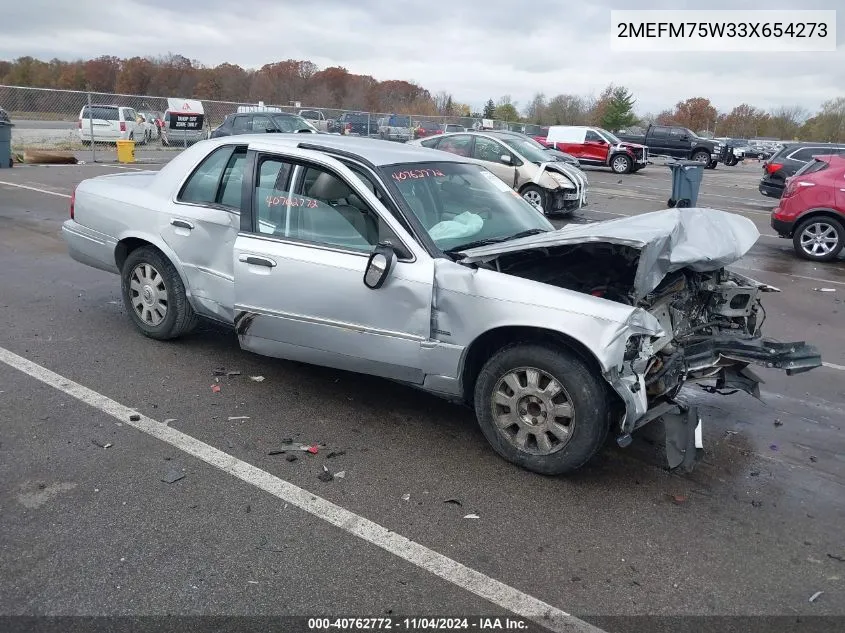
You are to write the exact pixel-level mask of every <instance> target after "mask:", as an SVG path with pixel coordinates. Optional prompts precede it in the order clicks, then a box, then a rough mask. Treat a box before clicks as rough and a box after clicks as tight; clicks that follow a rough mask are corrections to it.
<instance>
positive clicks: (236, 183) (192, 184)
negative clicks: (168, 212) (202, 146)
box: [177, 145, 246, 209]
mask: <svg viewBox="0 0 845 633" xmlns="http://www.w3.org/2000/svg"><path fill="white" fill-rule="evenodd" d="M245 158H246V147H245V146H243V147H235V146H233V145H225V146H223V147H220V148H218V149H216V150H214V151H213V152H212V153H211V154H209V155H208V156H207V157H206V159H205V160H204V161H203V162H202V163H200V165H199V167H197V168H196V170H195V171H194V173H193V174H191V176H190V177H189V178H188V180H187V182H185V184H184V186H183V187H182V191H181V192H180V193H179V196H178V198H177V199H178V200H179V201H180V202H191V203H193V204H223V205H226V206H229V207H232V208H235V209H238V208H240V202H241V183H242V182H243V169H244V159H245Z"/></svg>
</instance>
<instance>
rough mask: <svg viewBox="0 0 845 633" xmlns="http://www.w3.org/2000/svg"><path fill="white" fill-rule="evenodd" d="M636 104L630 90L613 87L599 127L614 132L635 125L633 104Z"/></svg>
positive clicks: (622, 87)
mask: <svg viewBox="0 0 845 633" xmlns="http://www.w3.org/2000/svg"><path fill="white" fill-rule="evenodd" d="M636 102H637V100H636V99H634V95H633V94H631V91H630V90H628V89H627V88H625V87H624V86H616V87H614V88H613V90H612V91H611V93H610V97H609V98H608V100H607V103H606V104H605V107H604V112H602V115H601V126H602V127H603V128H606V129H608V130H610V131H611V132H615V131H616V130H621V129H623V128H626V127H630V126H632V125H635V124H636V122H637V117H636V115H635V114H634V104H635V103H636Z"/></svg>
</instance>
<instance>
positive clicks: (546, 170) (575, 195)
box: [531, 161, 590, 213]
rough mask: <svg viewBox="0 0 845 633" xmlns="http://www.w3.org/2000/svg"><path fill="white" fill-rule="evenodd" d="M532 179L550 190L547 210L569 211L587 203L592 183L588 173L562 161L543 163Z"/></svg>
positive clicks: (554, 211) (553, 211) (555, 211)
mask: <svg viewBox="0 0 845 633" xmlns="http://www.w3.org/2000/svg"><path fill="white" fill-rule="evenodd" d="M531 181H532V182H533V183H534V184H536V185H539V186H540V187H543V188H544V189H546V190H548V192H549V196H548V197H549V201H548V204H549V206H550V209H547V210H546V211H547V212H548V211H551V212H552V213H559V212H564V211H565V212H569V211H574V210H576V209H580V208H581V207H585V206H586V205H587V191H588V190H589V185H590V183H589V181H588V180H587V176H586V174H584V172H583V171H581V170H580V169H579V168H577V167H575V166H573V165H567V164H566V163H563V162H560V161H549V162H546V163H543V164H541V165H540V169H539V170H538V172H537V174H536V175H535V176H534V178H532V179H531Z"/></svg>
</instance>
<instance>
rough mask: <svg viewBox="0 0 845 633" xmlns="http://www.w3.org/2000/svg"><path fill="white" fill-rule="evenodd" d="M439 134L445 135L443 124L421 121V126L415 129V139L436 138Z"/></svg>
mask: <svg viewBox="0 0 845 633" xmlns="http://www.w3.org/2000/svg"><path fill="white" fill-rule="evenodd" d="M437 134H443V124H442V123H434V122H433V121H420V123H419V125H418V126H417V127H416V128H414V138H424V137H426V136H435V135H437Z"/></svg>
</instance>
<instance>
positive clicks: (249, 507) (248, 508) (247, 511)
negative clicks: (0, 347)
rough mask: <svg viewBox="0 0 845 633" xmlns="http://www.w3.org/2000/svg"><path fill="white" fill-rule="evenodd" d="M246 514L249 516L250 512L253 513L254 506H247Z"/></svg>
mask: <svg viewBox="0 0 845 633" xmlns="http://www.w3.org/2000/svg"><path fill="white" fill-rule="evenodd" d="M244 512H246V513H247V514H249V513H250V512H252V506H251V505H249V504H246V508H244Z"/></svg>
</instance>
